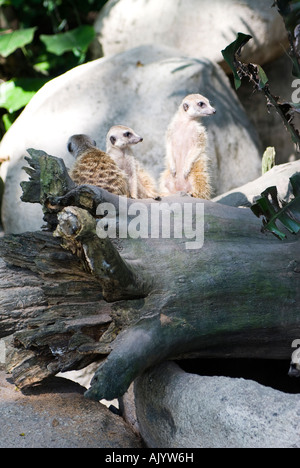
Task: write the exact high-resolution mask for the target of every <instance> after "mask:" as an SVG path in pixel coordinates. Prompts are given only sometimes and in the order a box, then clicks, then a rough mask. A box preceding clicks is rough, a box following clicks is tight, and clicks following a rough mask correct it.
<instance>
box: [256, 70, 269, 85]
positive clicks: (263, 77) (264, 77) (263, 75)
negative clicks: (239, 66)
mask: <svg viewBox="0 0 300 468" xmlns="http://www.w3.org/2000/svg"><path fill="white" fill-rule="evenodd" d="M256 66H257V72H258V79H259V88H260V89H263V88H264V87H265V86H266V84H267V83H268V81H269V80H268V77H267V75H266V73H265V71H264V70H263V69H262V67H261V66H260V65H256Z"/></svg>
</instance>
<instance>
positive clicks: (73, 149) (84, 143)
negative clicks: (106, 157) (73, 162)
mask: <svg viewBox="0 0 300 468" xmlns="http://www.w3.org/2000/svg"><path fill="white" fill-rule="evenodd" d="M95 146H96V142H95V140H93V139H92V138H91V137H89V136H88V135H84V134H78V135H72V136H71V137H70V138H69V140H68V143H67V148H68V151H69V153H71V154H72V156H74V158H75V159H76V158H78V156H80V155H81V154H82V153H84V152H85V151H86V150H87V149H88V148H95Z"/></svg>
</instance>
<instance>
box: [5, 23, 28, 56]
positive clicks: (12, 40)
mask: <svg viewBox="0 0 300 468" xmlns="http://www.w3.org/2000/svg"><path fill="white" fill-rule="evenodd" d="M36 29H37V27H34V28H28V29H18V30H17V31H13V32H11V33H1V34H0V55H2V56H3V57H8V56H9V55H10V54H12V53H13V52H14V51H15V50H17V49H19V48H20V47H24V46H25V45H26V44H30V43H31V42H32V40H33V36H34V33H35V31H36Z"/></svg>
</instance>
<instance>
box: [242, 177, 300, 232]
mask: <svg viewBox="0 0 300 468" xmlns="http://www.w3.org/2000/svg"><path fill="white" fill-rule="evenodd" d="M290 183H291V186H292V189H293V194H294V198H292V200H291V201H290V202H289V203H286V202H284V201H283V200H280V199H279V197H278V192H277V188H276V187H269V188H267V189H266V190H265V191H264V192H263V193H262V194H261V198H260V199H259V200H257V201H256V203H255V204H254V205H252V207H251V210H252V211H253V213H254V214H255V215H256V216H257V217H260V216H262V217H263V230H264V231H270V232H272V233H273V234H274V235H275V236H276V237H278V238H279V239H281V240H282V239H284V238H285V237H286V235H285V234H284V232H283V231H282V229H281V228H279V227H278V226H277V224H276V223H277V222H278V221H280V222H281V224H282V225H283V226H284V227H285V228H286V229H287V230H288V231H289V232H291V233H292V234H297V233H298V232H300V174H295V175H293V176H292V177H291V178H290Z"/></svg>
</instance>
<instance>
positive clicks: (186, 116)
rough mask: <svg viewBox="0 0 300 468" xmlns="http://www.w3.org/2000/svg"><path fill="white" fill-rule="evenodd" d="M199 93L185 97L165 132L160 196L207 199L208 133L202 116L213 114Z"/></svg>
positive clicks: (214, 111)
mask: <svg viewBox="0 0 300 468" xmlns="http://www.w3.org/2000/svg"><path fill="white" fill-rule="evenodd" d="M215 113H216V110H215V109H214V108H213V107H212V106H211V105H210V103H209V100H208V99H206V98H205V97H204V96H201V94H190V95H188V96H186V97H185V98H184V100H183V101H182V103H181V104H180V106H179V109H178V111H177V112H176V114H175V116H174V117H173V119H172V121H171V123H170V125H169V127H168V129H167V133H166V160H165V163H166V169H165V171H164V172H163V173H162V175H161V179H160V190H161V195H163V196H167V195H170V194H174V193H177V192H185V193H188V194H190V195H192V196H193V197H196V198H206V199H208V198H210V195H211V185H210V177H209V172H208V164H207V163H208V157H207V155H206V144H207V133H206V129H205V127H204V126H203V125H202V124H201V123H200V119H201V117H204V116H208V115H212V114H215Z"/></svg>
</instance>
